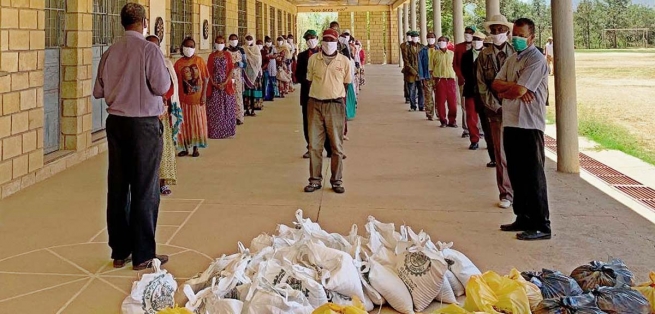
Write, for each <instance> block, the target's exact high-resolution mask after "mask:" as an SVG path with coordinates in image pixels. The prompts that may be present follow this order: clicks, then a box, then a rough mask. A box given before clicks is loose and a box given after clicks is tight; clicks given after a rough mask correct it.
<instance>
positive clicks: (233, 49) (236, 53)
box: [227, 34, 246, 125]
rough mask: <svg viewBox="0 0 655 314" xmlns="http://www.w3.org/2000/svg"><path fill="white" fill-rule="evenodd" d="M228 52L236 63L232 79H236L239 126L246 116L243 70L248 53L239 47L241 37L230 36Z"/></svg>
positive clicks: (235, 89) (235, 91) (235, 92)
mask: <svg viewBox="0 0 655 314" xmlns="http://www.w3.org/2000/svg"><path fill="white" fill-rule="evenodd" d="M227 51H229V52H230V54H231V55H232V63H234V70H233V71H232V78H233V79H234V94H235V97H236V98H237V102H236V107H235V112H236V117H237V125H241V124H243V117H244V116H245V109H244V107H243V69H245V68H246V56H245V54H246V53H245V51H244V50H243V48H241V47H239V37H238V36H237V35H236V34H232V35H230V41H229V43H228V47H227Z"/></svg>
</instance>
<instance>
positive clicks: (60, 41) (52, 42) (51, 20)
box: [45, 0, 66, 48]
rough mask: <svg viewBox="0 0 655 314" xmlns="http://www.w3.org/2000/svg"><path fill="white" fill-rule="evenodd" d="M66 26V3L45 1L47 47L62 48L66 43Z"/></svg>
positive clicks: (53, 0)
mask: <svg viewBox="0 0 655 314" xmlns="http://www.w3.org/2000/svg"><path fill="white" fill-rule="evenodd" d="M65 25H66V1H65V0H46V1H45V47H46V48H57V47H62V46H64V45H65V44H66V43H65V42H64V38H66V37H65V32H64V26H65Z"/></svg>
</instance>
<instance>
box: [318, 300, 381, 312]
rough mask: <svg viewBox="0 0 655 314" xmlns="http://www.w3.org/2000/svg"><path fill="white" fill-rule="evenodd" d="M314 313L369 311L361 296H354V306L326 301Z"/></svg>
mask: <svg viewBox="0 0 655 314" xmlns="http://www.w3.org/2000/svg"><path fill="white" fill-rule="evenodd" d="M312 314H368V312H366V309H365V307H364V304H362V302H361V301H360V300H359V298H357V297H354V298H353V305H352V306H344V305H338V304H334V303H326V304H323V305H321V306H320V307H319V308H317V309H315V310H314V312H312Z"/></svg>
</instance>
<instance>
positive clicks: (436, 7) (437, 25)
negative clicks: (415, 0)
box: [432, 0, 441, 38]
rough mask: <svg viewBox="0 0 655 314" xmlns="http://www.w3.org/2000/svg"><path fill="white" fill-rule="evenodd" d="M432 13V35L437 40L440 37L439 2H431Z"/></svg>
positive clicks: (437, 0) (435, 0)
mask: <svg viewBox="0 0 655 314" xmlns="http://www.w3.org/2000/svg"><path fill="white" fill-rule="evenodd" d="M432 13H433V15H434V17H433V18H434V33H435V34H436V35H437V38H439V37H440V36H441V0H432Z"/></svg>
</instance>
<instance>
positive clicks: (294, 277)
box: [262, 260, 328, 308]
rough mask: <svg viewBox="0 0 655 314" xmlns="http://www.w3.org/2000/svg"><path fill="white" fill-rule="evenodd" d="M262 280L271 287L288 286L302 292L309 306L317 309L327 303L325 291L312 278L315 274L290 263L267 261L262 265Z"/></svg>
mask: <svg viewBox="0 0 655 314" xmlns="http://www.w3.org/2000/svg"><path fill="white" fill-rule="evenodd" d="M262 265H264V266H263V278H264V279H265V280H267V281H268V282H270V283H271V284H272V285H273V286H277V285H280V284H288V285H289V286H290V287H291V288H293V289H295V290H298V291H300V292H302V293H303V294H304V295H305V297H306V298H307V301H308V302H309V304H311V305H312V306H313V307H315V308H316V307H319V306H321V305H322V304H324V303H326V302H327V301H328V298H327V295H326V293H325V289H324V288H323V286H321V284H319V283H318V282H317V281H316V280H314V278H316V272H315V271H314V270H312V269H309V268H305V267H302V266H300V265H292V264H291V263H290V262H288V261H287V262H284V261H283V262H282V263H280V262H278V261H276V260H269V261H267V262H264V263H262Z"/></svg>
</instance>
